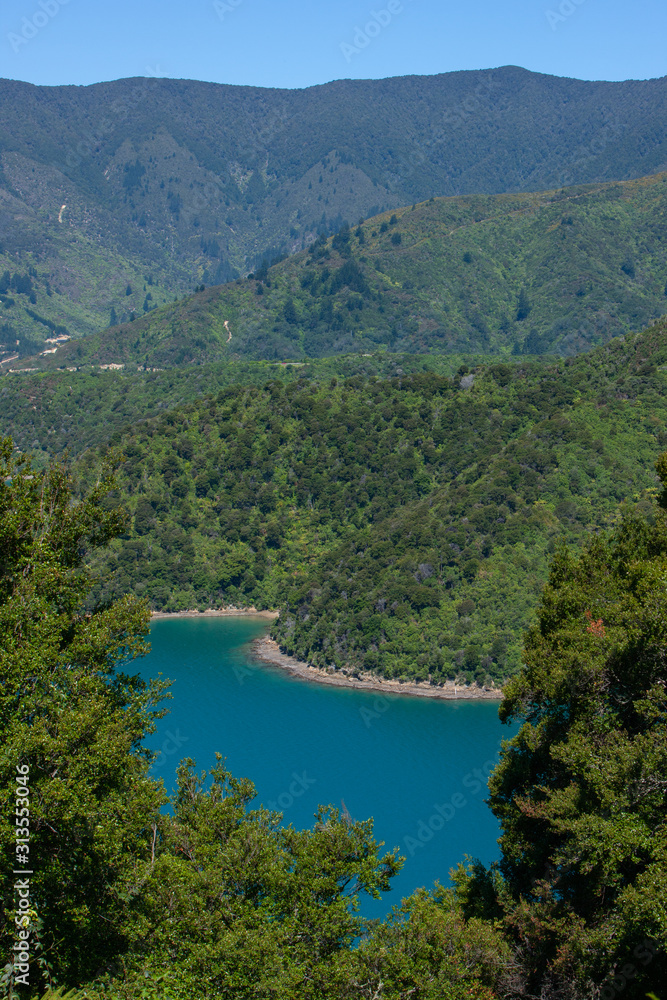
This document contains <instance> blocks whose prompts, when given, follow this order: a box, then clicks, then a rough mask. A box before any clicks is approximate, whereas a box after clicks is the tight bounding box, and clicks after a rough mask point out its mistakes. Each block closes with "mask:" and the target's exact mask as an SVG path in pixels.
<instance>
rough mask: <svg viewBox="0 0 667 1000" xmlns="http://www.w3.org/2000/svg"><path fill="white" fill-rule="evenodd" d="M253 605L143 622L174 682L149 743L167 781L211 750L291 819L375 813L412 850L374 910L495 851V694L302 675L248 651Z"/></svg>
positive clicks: (391, 837) (262, 629)
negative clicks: (320, 809) (322, 809)
mask: <svg viewBox="0 0 667 1000" xmlns="http://www.w3.org/2000/svg"><path fill="white" fill-rule="evenodd" d="M267 625H268V623H267V621H266V620H265V619H264V620H263V619H261V618H259V617H257V618H256V617H216V618H213V617H211V618H202V617H198V618H176V617H174V618H163V619H158V620H154V621H153V623H152V625H151V643H152V652H151V653H150V655H149V656H148V657H147V658H146V659H145V660H143V661H142V663H141V673H142V675H143V676H145V677H148V676H156V675H157V674H158V673H161V674H162V675H163V676H164V677H167V678H170V679H171V680H173V682H174V683H173V686H172V689H171V691H172V696H173V697H172V699H171V700H170V701H168V702H167V703H166V705H167V707H168V709H169V714H168V715H167V716H165V718H164V719H162V720H161V721H160V723H159V727H158V731H157V732H156V733H155V734H154V735H153V736H151V737H150V738H149V740H148V741H147V742H148V745H149V746H150V747H151V748H152V749H154V750H155V751H158V757H157V759H156V761H155V764H154V768H153V771H154V774H155V775H156V776H157V777H161V778H163V779H164V782H165V785H166V786H167V789H168V790H171V789H172V788H173V786H174V783H175V773H176V768H177V767H178V764H179V762H180V761H181V760H182V759H183V758H184V757H191V758H194V760H196V762H197V767H198V770H204V769H208V768H210V767H211V766H212V765H213V764H214V762H215V753H216V751H217V752H219V753H221V754H222V755H223V756H224V757H225V758H226V760H227V766H228V767H229V769H230V770H231V771H232V773H233V774H234V775H235V776H236V777H248V778H250V779H251V780H252V781H253V782H254V784H255V787H256V790H257V799H256V800H255V802H254V803H253V806H258V805H259V804H260V803H262V804H263V805H265V806H266V807H268V808H271V809H276V810H278V811H280V812H282V813H283V816H284V822H285V823H286V824H292V825H294V826H295V827H299V828H300V827H307V826H311V825H312V823H313V815H314V813H315V811H316V809H317V806H318V804H322V805H326V804H329V803H331V804H333V805H335V806H337V807H338V808H340V809H342V810H347V811H348V812H349V814H350V815H351V816H352V817H353V818H354V819H359V820H361V819H367V818H368V817H369V816H372V817H373V818H374V821H375V836H376V838H377V839H378V840H382V841H384V842H385V844H386V847H387V848H394V847H397V848H398V849H399V852H400V853H401V854H403V855H405V857H406V861H405V865H404V868H403V870H402V872H401V873H400V874H399V875H398V876H397V878H395V879H394V881H393V889H392V891H391V892H390V893H388V894H387V895H385V896H384V898H383V900H382V901H381V902H380V903H377V904H373V903H365V904H364V906H363V911H364V912H365V913H366V914H367V915H373V916H379V915H381V914H382V913H384V912H386V911H387V910H388V909H389V908H390V907H391V906H392V905H394V904H396V903H399V902H400V899H401V897H403V896H406V895H408V894H409V893H411V892H412V891H413V890H414V889H415V888H417V887H418V886H422V885H425V886H427V887H431V886H432V885H433V883H434V882H435V881H436V880H439V881H440V882H442V883H447V882H448V881H449V870H450V869H451V868H452V867H453V866H455V865H456V864H457V863H458V862H459V861H462V860H463V859H464V856H465V855H466V854H467V855H471V856H473V857H476V858H479V859H480V860H482V861H483V862H484V863H489V862H490V861H492V860H494V859H495V858H497V857H498V856H499V850H498V845H497V842H496V841H497V837H498V834H499V829H498V824H497V822H496V820H495V819H494V817H493V816H492V814H491V812H490V810H489V809H488V807H487V806H486V805H485V801H484V800H485V798H486V796H487V789H486V781H487V778H488V775H489V773H490V770H491V768H492V767H493V766H494V764H495V763H496V761H497V758H498V751H499V749H500V742H501V739H503V738H507V737H508V736H509V735H511V733H510V731H509V730H508V728H507V727H504V726H501V724H500V722H499V720H498V705H497V702H494V701H483V700H481V701H446V700H439V699H430V698H419V697H406V696H402V695H395V694H380V693H378V692H375V691H365V690H359V689H355V688H346V687H333V686H325V685H320V684H318V683H314V682H309V681H305V680H303V679H302V678H299V677H295V676H293V675H292V674H290V673H288V672H286V671H284V670H282V669H281V668H280V667H277V666H272V665H270V664H267V663H263V662H259V661H258V660H257V659H256V658H254V657H253V652H252V643H253V642H254V641H255V640H257V639H258V638H260V637H261V636H263V635H265V634H266V631H267Z"/></svg>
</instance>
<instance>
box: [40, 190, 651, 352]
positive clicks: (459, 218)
mask: <svg viewBox="0 0 667 1000" xmlns="http://www.w3.org/2000/svg"><path fill="white" fill-rule="evenodd" d="M666 219H667V174H665V173H663V174H658V175H656V176H655V177H649V178H642V179H640V180H637V181H627V182H624V183H618V184H608V185H593V186H586V187H583V188H567V189H561V190H558V191H548V192H544V193H541V194H529V195H494V196H481V195H471V196H467V197H465V198H443V199H431V200H429V201H428V202H423V203H421V204H419V205H415V206H413V207H411V208H403V209H398V210H397V211H396V212H387V213H385V214H384V215H380V216H377V217H374V218H371V219H369V220H367V221H366V222H364V223H363V224H360V225H358V226H356V227H354V228H343V229H342V230H341V231H340V232H339V233H337V234H336V235H335V236H334V237H333V238H330V239H329V240H325V238H324V237H321V238H319V239H318V240H317V241H316V242H315V243H313V244H312V245H311V247H310V248H309V250H308V251H302V252H301V253H299V254H296V255H294V256H292V257H290V258H288V259H287V260H284V261H282V262H280V263H278V264H276V265H274V266H273V267H270V268H267V267H262V268H260V269H259V270H258V271H256V272H254V274H252V275H251V276H250V277H249V278H248V279H246V280H237V281H235V282H232V283H231V284H228V285H224V286H222V287H220V288H212V289H207V290H204V291H200V292H198V293H197V294H196V295H194V296H192V297H190V298H188V299H187V300H185V301H184V302H179V303H176V304H173V305H170V306H166V307H164V308H162V309H160V310H158V311H157V312H151V313H150V314H149V315H148V316H145V317H144V318H143V319H140V320H137V321H136V322H133V323H127V324H125V325H123V326H121V327H119V328H118V329H115V328H114V329H111V330H108V331H105V332H104V333H102V334H97V335H93V336H90V337H87V338H86V339H85V340H84V341H72V342H71V343H69V344H67V345H65V346H64V347H60V348H58V350H57V352H56V353H55V354H53V355H49V356H48V357H46V358H41V359H39V360H38V361H35V360H32V359H31V360H30V361H28V362H23V364H24V365H26V366H28V367H34V366H38V367H44V368H55V367H64V366H65V367H79V366H81V365H86V364H102V363H104V364H109V363H116V364H126V365H130V366H133V367H134V368H135V369H136V367H137V366H142V367H146V366H149V367H153V366H156V365H157V366H159V367H165V366H173V365H178V364H180V363H189V362H196V363H202V362H207V361H214V360H223V359H227V360H228V359H230V358H232V359H238V358H266V359H274V360H275V359H293V360H298V359H303V358H306V357H322V356H326V355H332V354H337V353H343V352H350V351H357V352H361V353H369V352H373V351H377V350H378V349H380V350H390V351H394V352H395V351H414V352H428V351H458V352H479V353H501V354H502V353H506V354H507V353H510V352H511V353H513V354H542V353H548V352H550V353H558V354H563V355H568V354H574V353H576V352H578V351H582V350H586V349H588V348H590V347H591V346H593V345H595V344H598V343H604V342H606V341H608V340H609V339H610V338H611V337H612V336H614V335H615V334H618V333H622V332H626V331H632V330H634V331H636V330H639V329H641V328H643V327H644V326H645V325H646V323H647V322H648V321H649V320H650V319H652V318H654V317H656V316H659V315H661V314H662V313H664V312H665V310H666V309H667V298H666V294H667V221H665V220H666Z"/></svg>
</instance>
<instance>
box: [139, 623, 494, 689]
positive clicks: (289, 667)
mask: <svg viewBox="0 0 667 1000" xmlns="http://www.w3.org/2000/svg"><path fill="white" fill-rule="evenodd" d="M279 616H280V612H278V611H258V610H257V609H256V608H254V607H250V608H236V607H233V606H232V607H227V608H207V610H206V611H153V612H152V613H151V621H158V620H160V619H162V620H164V619H167V618H261V619H263V620H264V621H275V619H276V618H278V617H279ZM250 650H251V655H252V657H253V659H255V660H257V661H258V662H259V663H268V664H270V665H271V666H274V667H280V669H281V670H286V671H287V672H288V673H290V674H292V676H293V677H298V678H299V679H300V680H304V681H311V682H314V683H316V684H328V685H329V686H331V687H345V688H356V689H357V690H360V691H377V692H379V693H381V694H395V695H403V696H410V697H416V698H436V699H440V700H445V701H500V699H501V698H502V697H503V692H502V688H480V687H477V686H475V687H467V686H464V687H461V686H460V685H458V684H455V683H454V681H445V683H444V684H443V685H442V686H441V687H435V686H434V685H431V684H428V683H426V684H424V683H421V682H419V681H414V682H410V681H406V682H401V681H392V680H383V679H382V678H380V677H375V676H373V675H371V674H366V675H365V676H364V675H360V676H357V677H351V676H349V674H343V673H341V672H333V671H331V672H330V671H328V670H324V669H322V668H321V667H313V666H312V665H311V664H310V663H305V662H304V661H303V660H297V659H295V658H294V657H293V656H289V655H288V654H287V653H283V652H281V650H280V647H279V646H278V643H277V642H276V641H275V639H271V638H270V636H268V635H264V636H260V637H259V638H258V639H254V640H253V641H252V642H251V643H250Z"/></svg>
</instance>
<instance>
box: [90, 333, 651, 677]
mask: <svg viewBox="0 0 667 1000" xmlns="http://www.w3.org/2000/svg"><path fill="white" fill-rule="evenodd" d="M666 366H667V324H665V323H664V322H663V323H659V324H656V325H655V326H653V327H651V328H650V329H649V330H648V331H647V332H646V333H644V334H641V335H637V336H633V337H629V338H627V339H626V340H625V341H623V340H622V339H615V340H613V341H611V342H610V343H609V344H608V345H606V346H604V347H601V348H598V349H596V350H595V351H593V352H592V353H591V354H589V355H583V356H580V357H577V358H573V359H568V360H565V361H563V362H560V363H547V362H526V363H522V364H518V365H515V366H511V365H504V364H492V365H491V366H489V367H480V368H478V369H477V370H476V371H475V372H473V373H470V374H465V369H463V373H459V374H457V375H456V376H455V377H454V378H447V377H444V376H440V375H436V374H433V373H429V372H421V373H419V372H417V373H414V374H412V375H403V376H393V377H381V378H378V377H376V376H362V375H356V376H351V377H349V378H346V379H342V380H341V379H336V378H332V379H329V380H319V381H318V380H313V379H304V378H300V379H297V380H295V381H291V382H288V383H283V382H281V381H279V380H269V381H267V382H266V383H265V384H264V385H263V386H257V385H255V386H247V387H240V386H237V387H230V388H227V389H224V390H223V391H222V392H220V393H218V394H217V396H213V397H210V398H209V399H206V400H202V401H198V402H194V403H190V404H188V405H185V406H182V407H180V408H178V409H176V410H174V411H171V412H169V413H166V414H164V415H162V416H160V417H157V418H153V419H150V420H147V421H145V422H142V423H141V424H140V425H138V426H136V427H135V428H133V429H131V430H129V431H128V432H127V433H126V434H124V435H123V437H122V440H120V446H121V448H122V451H123V453H124V455H125V461H124V464H123V466H122V480H121V481H122V495H123V499H124V502H126V503H127V505H128V507H129V509H130V511H131V513H132V517H133V526H132V530H131V532H130V533H129V534H128V535H127V536H126V537H125V539H124V540H123V541H122V542H119V543H116V548H115V550H114V551H113V552H112V553H111V555H110V556H108V557H105V558H104V559H103V560H102V561H100V562H99V563H98V564H97V566H96V568H97V570H98V571H99V573H100V579H101V583H100V585H99V589H98V591H97V593H98V596H104V597H108V596H111V595H113V594H123V593H127V592H134V593H135V594H137V595H141V596H146V597H148V598H149V600H150V602H151V604H152V606H153V607H155V608H162V609H168V610H177V609H183V608H191V607H196V606H199V607H200V608H205V607H208V606H210V605H217V604H220V603H221V602H226V603H234V604H239V603H240V604H251V603H253V604H255V605H258V606H260V607H280V608H281V611H282V614H281V618H280V620H279V622H278V623H277V625H276V635H277V636H278V638H279V639H280V642H281V644H282V645H283V647H284V648H285V649H287V650H289V651H290V652H292V653H294V654H296V655H297V656H300V657H302V658H304V659H308V660H310V661H311V662H313V663H316V664H318V665H320V666H326V667H332V668H334V669H347V670H350V669H351V670H355V671H359V670H371V671H375V672H378V673H380V674H383V675H385V676H389V677H406V678H407V677H412V678H414V677H419V678H422V679H426V678H427V677H430V678H431V679H432V680H433V681H435V682H438V681H442V680H444V679H446V678H447V677H458V678H460V679H461V680H463V679H466V680H472V679H477V680H478V681H480V682H483V681H487V682H488V681H489V680H491V679H493V680H495V681H500V680H501V679H502V678H504V677H505V676H507V675H508V674H509V673H511V672H513V671H514V670H515V669H516V668H517V667H518V665H519V660H520V643H521V638H520V637H521V632H522V630H523V629H524V628H525V627H526V625H527V623H528V622H529V621H530V620H531V616H532V613H533V609H534V607H535V603H536V601H537V597H538V594H539V592H540V588H541V586H542V584H543V582H544V579H545V575H546V568H547V560H548V558H549V556H550V553H551V552H553V551H554V547H555V545H556V543H557V541H558V539H560V538H562V537H565V538H567V539H569V540H570V541H572V542H575V543H578V542H579V541H580V540H581V539H583V538H584V537H585V536H586V534H587V533H589V532H590V531H594V530H597V529H598V528H599V527H602V526H604V525H607V524H609V523H610V522H611V521H613V520H614V518H615V517H616V516H617V513H616V512H617V505H618V503H619V501H620V500H622V499H624V498H625V497H626V496H628V495H629V494H630V495H632V494H633V493H634V494H635V495H636V499H637V500H638V501H639V500H641V498H642V496H644V492H645V491H646V490H648V491H649V494H650V491H651V490H652V489H653V487H654V485H655V482H656V480H655V476H654V473H653V461H654V458H655V456H656V455H657V453H658V452H659V450H660V448H661V446H664V444H665V443H666V442H667V405H666V404H665V390H666V389H667V383H666V381H665V379H666V378H667V375H665V373H664V372H663V371H662V369H663V368H664V367H666ZM96 466H97V459H96V457H95V453H94V452H92V451H90V452H87V453H86V454H85V455H84V456H83V457H82V459H81V460H80V463H79V467H80V471H81V473H82V475H83V477H84V481H86V480H87V479H88V478H89V477H90V476H92V475H94V471H95V468H96Z"/></svg>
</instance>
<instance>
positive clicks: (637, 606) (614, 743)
mask: <svg viewBox="0 0 667 1000" xmlns="http://www.w3.org/2000/svg"><path fill="white" fill-rule="evenodd" d="M657 468H658V472H659V474H660V477H661V479H662V481H663V484H666V485H667V455H664V456H662V457H661V459H660V461H659V462H658V464H657ZM665 508H667V490H666V491H665V493H663V496H662V498H661V500H660V502H659V504H658V505H657V506H656V509H655V510H654V512H653V513H651V514H650V515H649V516H648V517H647V516H645V515H641V514H638V513H633V512H631V511H626V512H625V513H624V516H623V518H622V522H621V524H620V526H619V527H618V529H617V530H616V531H615V532H614V533H613V535H612V536H611V537H609V538H608V539H605V538H595V539H594V540H592V541H591V542H590V544H589V545H588V547H587V548H586V550H585V551H584V552H583V553H582V555H581V556H580V557H579V558H574V557H573V556H572V555H570V554H569V553H568V552H567V551H566V550H565V549H563V550H562V551H560V553H559V554H558V555H557V556H556V558H555V560H554V563H553V566H552V569H551V574H550V577H549V582H548V584H547V586H546V588H545V590H544V593H543V596H542V602H541V606H540V608H539V612H538V621H537V624H536V625H535V627H534V628H532V629H531V631H530V632H529V633H528V636H527V639H526V646H525V659H526V666H525V668H524V669H523V671H522V672H521V674H520V675H519V676H518V677H517V678H516V679H514V680H513V681H511V682H510V684H509V685H508V687H507V689H506V693H505V698H504V701H503V703H502V706H501V717H502V718H503V719H504V720H505V721H511V720H521V721H522V722H523V725H522V727H521V729H520V731H519V733H518V734H517V735H516V736H515V737H514V739H512V740H511V741H510V742H509V744H508V745H507V746H506V747H505V750H504V753H503V756H502V760H501V763H500V765H499V767H498V768H497V770H496V771H495V773H494V774H493V775H492V778H491V782H490V788H491V800H490V802H491V808H492V809H493V811H494V813H495V814H496V816H497V817H498V818H499V819H500V821H501V824H502V838H501V847H502V853H503V857H502V861H501V863H500V870H501V872H502V875H503V877H504V886H503V888H502V890H501V892H500V893H499V894H496V900H495V902H494V903H493V905H494V906H497V905H498V896H499V897H500V902H501V904H502V908H503V910H504V913H505V924H506V927H507V928H508V931H509V933H510V935H511V937H512V938H513V939H514V941H515V943H516V945H517V947H518V950H519V954H520V957H521V961H522V964H523V968H524V976H523V982H519V981H517V983H516V989H517V991H518V992H519V993H520V994H522V995H529V996H539V997H541V998H551V997H554V998H556V997H558V998H572V1000H583V998H588V997H590V998H596V1000H597V998H604V1000H608V998H611V997H613V996H615V995H621V991H622V995H623V997H629V998H632V997H644V996H645V995H646V993H647V991H648V990H650V989H653V990H655V991H656V992H657V991H659V989H660V988H661V987H662V986H663V985H664V983H665V982H666V981H667V726H666V724H667V693H666V685H667V514H666V513H665ZM471 878H472V879H473V881H474V879H475V878H477V884H478V887H484V886H486V888H487V889H488V885H489V875H488V874H487V875H486V876H480V875H479V873H477V875H476V876H471ZM468 889H470V886H468ZM474 898H475V894H474V893H471V899H473V900H474ZM479 898H480V897H479V894H478V896H477V899H478V901H479Z"/></svg>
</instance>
